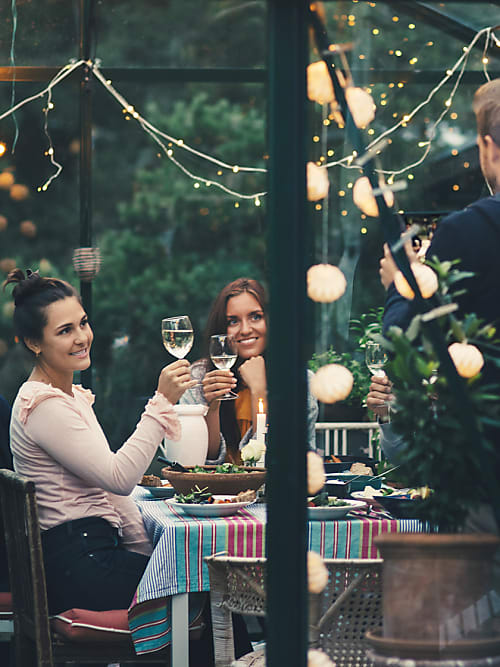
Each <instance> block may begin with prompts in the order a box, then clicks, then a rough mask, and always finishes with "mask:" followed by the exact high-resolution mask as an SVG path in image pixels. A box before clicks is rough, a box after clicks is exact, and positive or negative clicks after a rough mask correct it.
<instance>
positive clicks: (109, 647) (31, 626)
mask: <svg viewBox="0 0 500 667" xmlns="http://www.w3.org/2000/svg"><path fill="white" fill-rule="evenodd" d="M0 506H1V507H2V514H3V520H4V528H5V540H6V545H7V556H8V562H9V576H10V583H11V590H12V602H13V611H14V645H15V656H16V665H17V666H18V667H53V665H54V663H65V662H73V661H75V662H85V663H96V662H99V663H104V664H106V663H111V662H119V663H162V664H164V665H165V666H167V665H170V647H168V648H167V649H164V650H162V651H156V652H154V653H150V654H146V655H141V656H138V655H136V653H135V650H134V647H133V644H132V641H131V639H130V635H129V634H127V633H116V632H105V631H103V632H101V631H98V632H101V634H100V635H99V637H101V636H102V640H96V638H95V636H94V637H93V638H92V639H89V638H87V639H86V640H85V641H70V640H68V639H66V638H64V637H62V636H61V635H60V634H58V633H56V632H55V631H54V630H53V629H52V628H51V623H50V620H49V613H48V606H47V592H46V586H45V571H44V565H43V556H42V544H41V536H40V527H39V523H38V510H37V504H36V496H35V485H34V483H33V482H30V481H28V480H26V479H23V478H22V477H19V476H18V475H17V474H16V473H14V472H12V471H10V470H4V469H0ZM87 613H89V614H90V613H92V612H87ZM94 613H97V614H99V613H101V614H102V613H106V612H94ZM198 636H199V633H198ZM191 637H193V635H191Z"/></svg>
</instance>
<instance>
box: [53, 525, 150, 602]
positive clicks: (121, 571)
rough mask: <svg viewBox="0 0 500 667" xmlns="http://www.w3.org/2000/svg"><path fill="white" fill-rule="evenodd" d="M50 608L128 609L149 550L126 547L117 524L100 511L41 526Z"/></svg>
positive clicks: (146, 561) (144, 566)
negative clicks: (141, 551)
mask: <svg viewBox="0 0 500 667" xmlns="http://www.w3.org/2000/svg"><path fill="white" fill-rule="evenodd" d="M42 546H43V555H44V562H45V577H46V581H47V596H48V600H49V611H50V613H51V614H56V613H58V612H61V611H65V610H66V609H72V608H74V607H76V608H80V609H92V610H94V611H105V610H107V609H127V608H128V607H129V605H130V603H131V601H132V598H133V596H134V593H135V590H136V588H137V585H138V583H139V580H140V578H141V577H142V573H143V572H144V570H145V568H146V565H147V563H148V560H149V558H148V556H144V555H143V554H138V553H135V552H133V551H127V549H125V548H124V547H123V546H122V545H121V539H120V536H119V535H118V530H117V529H116V528H113V526H111V524H109V523H108V522H107V521H106V520H104V519H101V518H99V517H89V518H86V519H77V520H75V521H68V522H66V523H63V524H60V525H59V526H55V527H54V528H50V529H49V530H46V531H43V532H42Z"/></svg>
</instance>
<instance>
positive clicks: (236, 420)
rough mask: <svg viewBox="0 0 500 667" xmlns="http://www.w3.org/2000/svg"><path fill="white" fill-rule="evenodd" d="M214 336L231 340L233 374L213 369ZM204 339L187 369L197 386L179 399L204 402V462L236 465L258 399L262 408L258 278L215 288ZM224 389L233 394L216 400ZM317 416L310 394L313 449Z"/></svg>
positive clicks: (262, 317)
mask: <svg viewBox="0 0 500 667" xmlns="http://www.w3.org/2000/svg"><path fill="white" fill-rule="evenodd" d="M216 334H227V335H228V336H232V337H233V338H234V340H235V343H236V350H237V353H238V358H237V361H236V363H235V365H234V367H233V369H234V372H233V371H231V370H220V369H217V368H215V366H214V365H213V363H212V361H211V359H210V356H209V354H208V345H209V341H210V337H211V336H213V335H216ZM204 343H205V353H206V356H205V357H204V358H203V359H200V360H199V361H197V362H195V363H194V364H193V366H192V369H191V373H192V375H193V377H195V378H196V379H197V380H198V382H199V383H201V384H199V385H198V386H196V387H193V388H192V389H190V390H188V391H186V392H185V394H183V396H182V398H181V400H180V402H181V403H204V404H206V405H208V412H207V415H206V417H205V419H206V422H207V426H208V461H209V462H217V463H219V462H221V461H224V460H226V461H231V462H234V463H240V462H241V457H240V449H241V448H242V447H243V446H244V445H245V444H246V443H247V442H248V441H249V440H250V438H252V437H253V434H254V433H255V431H256V425H257V412H258V402H259V399H262V401H263V405H264V411H265V412H267V377H266V361H265V358H266V346H267V295H266V291H265V289H264V287H263V286H262V285H261V284H260V283H259V282H258V281H257V280H253V279H251V278H238V279H237V280H234V281H233V282H231V283H229V284H228V285H226V286H225V287H224V288H223V289H222V290H221V291H220V293H219V294H218V296H217V298H216V299H215V301H214V303H213V305H212V308H211V310H210V313H209V315H208V319H207V325H206V328H205V336H204ZM309 376H310V372H309V371H308V378H309ZM228 390H234V391H235V392H236V393H237V394H238V398H237V399H235V400H232V401H228V400H220V399H221V397H222V396H223V395H224V394H225V393H226V392H227V391H228ZM317 416H318V404H317V402H316V400H315V398H314V397H313V396H312V395H311V393H310V392H309V393H308V441H309V447H310V448H312V449H315V431H314V424H315V422H316V418H317Z"/></svg>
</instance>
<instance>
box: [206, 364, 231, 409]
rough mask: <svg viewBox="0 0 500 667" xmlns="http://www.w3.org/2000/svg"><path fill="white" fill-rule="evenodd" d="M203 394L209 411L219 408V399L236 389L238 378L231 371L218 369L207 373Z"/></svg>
mask: <svg viewBox="0 0 500 667" xmlns="http://www.w3.org/2000/svg"><path fill="white" fill-rule="evenodd" d="M202 385H203V393H204V394H205V400H206V402H207V403H208V406H209V409H210V408H213V407H216V406H218V403H217V399H219V398H220V397H221V396H224V394H225V393H226V392H228V391H230V390H231V389H234V388H235V387H236V378H235V377H234V375H233V373H232V372H231V371H229V370H228V371H223V370H219V369H216V370H214V371H210V372H209V373H206V375H205V377H204V378H203V380H202Z"/></svg>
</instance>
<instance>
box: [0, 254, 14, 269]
mask: <svg viewBox="0 0 500 667" xmlns="http://www.w3.org/2000/svg"><path fill="white" fill-rule="evenodd" d="M15 268H16V260H15V259H11V258H10V257H6V258H5V259H0V271H3V272H4V273H10V271H14V269H15Z"/></svg>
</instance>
